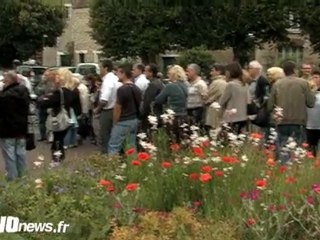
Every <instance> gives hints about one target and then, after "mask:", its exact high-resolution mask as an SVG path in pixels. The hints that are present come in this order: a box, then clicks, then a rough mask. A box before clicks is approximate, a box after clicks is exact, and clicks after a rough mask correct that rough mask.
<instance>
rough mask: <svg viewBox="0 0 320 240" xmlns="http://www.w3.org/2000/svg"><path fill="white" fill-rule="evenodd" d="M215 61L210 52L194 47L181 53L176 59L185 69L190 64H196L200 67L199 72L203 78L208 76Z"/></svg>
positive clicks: (203, 48)
mask: <svg viewBox="0 0 320 240" xmlns="http://www.w3.org/2000/svg"><path fill="white" fill-rule="evenodd" d="M214 62H215V60H214V57H213V54H212V52H210V51H208V50H207V49H206V48H205V47H195V48H192V49H190V50H186V51H183V52H181V54H180V56H179V58H178V64H179V65H181V66H182V67H184V68H186V67H187V66H188V64H190V63H196V64H198V65H199V66H200V67H201V72H202V74H203V75H205V76H209V73H210V71H211V66H212V64H214Z"/></svg>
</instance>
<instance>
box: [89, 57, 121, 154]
mask: <svg viewBox="0 0 320 240" xmlns="http://www.w3.org/2000/svg"><path fill="white" fill-rule="evenodd" d="M101 74H102V76H103V78H102V86H101V93H100V97H99V99H100V101H99V105H98V107H97V108H96V109H95V110H94V114H95V115H98V114H101V115H100V133H101V136H100V139H101V151H102V153H105V154H106V153H108V143H109V139H110V134H111V130H112V125H113V107H114V105H115V104H116V100H117V91H118V88H119V87H120V86H121V83H120V82H119V79H118V77H117V76H116V75H115V74H114V73H113V63H112V61H111V60H106V61H103V62H102V64H101Z"/></svg>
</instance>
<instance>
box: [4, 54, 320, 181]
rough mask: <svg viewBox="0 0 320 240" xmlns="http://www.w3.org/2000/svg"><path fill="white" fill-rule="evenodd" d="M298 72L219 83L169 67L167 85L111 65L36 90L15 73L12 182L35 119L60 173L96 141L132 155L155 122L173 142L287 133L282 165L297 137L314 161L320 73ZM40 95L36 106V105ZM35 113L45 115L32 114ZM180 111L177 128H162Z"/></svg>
mask: <svg viewBox="0 0 320 240" xmlns="http://www.w3.org/2000/svg"><path fill="white" fill-rule="evenodd" d="M297 70H298V69H296V65H295V63H293V62H291V61H288V62H285V63H284V64H283V66H282V68H280V67H272V68H269V69H267V71H266V77H264V76H263V72H264V71H263V67H262V65H261V64H260V63H259V62H258V61H252V62H250V63H249V65H248V68H247V69H246V70H245V69H242V67H241V66H240V64H239V63H237V62H233V63H230V64H228V65H223V64H215V65H213V66H212V69H211V73H210V74H211V78H210V79H209V80H208V79H203V78H202V77H201V69H200V67H199V66H198V65H197V64H196V63H190V64H189V65H188V66H187V67H186V69H184V68H183V67H181V66H179V65H172V66H169V67H168V72H167V77H168V79H167V80H166V81H164V80H163V79H161V78H160V77H159V76H160V74H159V71H158V67H157V65H156V64H149V65H147V66H144V65H143V64H141V63H137V64H135V65H133V66H131V65H129V64H123V65H118V66H115V65H114V63H113V62H112V61H111V60H105V61H103V62H102V63H101V74H100V76H99V75H88V76H85V78H82V77H80V76H75V75H73V74H72V73H71V72H70V71H69V70H68V69H66V68H61V69H58V70H47V71H46V72H45V73H44V75H43V79H42V81H41V82H40V83H39V84H38V85H37V86H35V87H33V88H32V87H31V86H30V83H29V84H28V79H27V78H25V77H23V76H21V75H18V74H17V73H15V72H14V71H8V72H6V73H5V74H4V79H3V80H2V81H1V82H2V85H1V86H0V87H1V92H0V108H1V113H0V138H1V148H2V151H3V156H4V159H5V165H6V171H7V179H8V180H12V179H15V178H16V177H19V176H21V175H22V174H23V171H24V169H25V165H26V163H25V162H26V159H25V158H26V149H33V148H34V147H32V145H33V144H31V146H30V143H32V139H30V138H34V134H33V132H32V131H30V124H32V121H30V119H32V118H31V117H30V116H32V115H35V114H37V116H38V119H39V132H40V139H39V141H49V142H51V151H52V166H58V165H59V163H60V162H61V161H63V160H64V159H65V150H66V149H68V148H73V147H77V145H78V144H81V141H82V140H84V139H86V138H91V141H92V143H94V144H97V145H98V146H99V147H100V149H101V152H102V153H103V154H109V155H118V154H121V152H122V151H123V149H124V147H133V148H137V147H138V146H137V142H136V137H137V133H138V131H143V132H146V133H148V132H149V130H150V128H151V123H150V122H149V120H148V116H149V115H153V116H155V117H156V118H157V119H158V121H157V127H158V128H165V129H167V130H168V131H170V134H171V135H170V136H171V141H172V142H175V143H180V142H181V141H182V140H183V133H182V132H181V126H182V125H183V124H188V125H197V126H198V127H199V128H200V129H201V130H203V132H204V134H209V132H210V130H211V129H217V128H219V127H220V126H221V124H222V123H226V124H227V125H228V127H229V129H230V131H232V132H234V133H235V134H240V133H244V132H247V131H259V132H261V133H263V134H264V136H265V141H266V142H267V141H268V136H269V135H270V129H271V128H276V130H277V132H278V141H277V149H278V151H277V159H278V160H279V161H281V162H283V163H285V162H286V161H287V160H288V159H287V157H286V156H285V155H284V154H282V153H281V151H280V149H282V148H283V147H284V146H285V145H286V144H287V142H288V139H289V138H290V137H292V138H294V139H295V141H296V142H297V143H298V144H301V143H302V142H305V141H306V142H307V143H308V144H309V146H310V150H311V151H312V153H313V154H314V155H316V154H317V151H318V143H319V140H320V92H319V90H320V72H319V71H318V70H317V69H312V66H311V65H310V64H303V65H302V69H301V71H302V76H300V77H298V76H299V74H298V71H297ZM31 96H32V97H31ZM30 106H35V108H36V111H35V110H34V109H33V108H32V107H30ZM166 109H170V110H171V111H172V113H173V115H174V119H173V122H172V124H170V125H166V124H163V122H161V115H162V114H163V113H164V111H165V110H166Z"/></svg>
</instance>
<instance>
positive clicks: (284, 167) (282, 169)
mask: <svg viewBox="0 0 320 240" xmlns="http://www.w3.org/2000/svg"><path fill="white" fill-rule="evenodd" d="M285 171H287V167H286V166H280V167H279V172H280V173H284V172H285Z"/></svg>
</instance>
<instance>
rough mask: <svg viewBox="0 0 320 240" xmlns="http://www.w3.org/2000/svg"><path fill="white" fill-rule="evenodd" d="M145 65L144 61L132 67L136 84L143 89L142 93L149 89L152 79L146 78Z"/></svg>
mask: <svg viewBox="0 0 320 240" xmlns="http://www.w3.org/2000/svg"><path fill="white" fill-rule="evenodd" d="M144 68H145V66H144V65H143V64H142V63H137V64H135V65H134V66H133V68H132V76H133V78H134V80H133V82H134V84H135V85H136V86H137V87H138V88H139V89H140V90H141V92H142V95H144V92H145V91H146V90H147V88H148V86H149V83H150V81H149V80H148V79H147V78H146V76H145V75H144V74H143V73H144Z"/></svg>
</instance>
